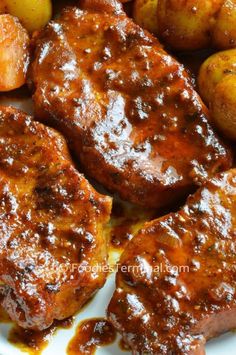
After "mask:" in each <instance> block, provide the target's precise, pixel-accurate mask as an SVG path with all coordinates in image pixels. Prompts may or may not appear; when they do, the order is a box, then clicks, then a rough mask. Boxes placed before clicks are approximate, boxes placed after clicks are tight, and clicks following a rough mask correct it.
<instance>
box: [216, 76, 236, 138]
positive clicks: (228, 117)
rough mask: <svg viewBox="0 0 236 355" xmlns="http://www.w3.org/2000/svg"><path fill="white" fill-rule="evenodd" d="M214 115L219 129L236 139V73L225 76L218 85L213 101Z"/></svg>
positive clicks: (228, 136)
mask: <svg viewBox="0 0 236 355" xmlns="http://www.w3.org/2000/svg"><path fill="white" fill-rule="evenodd" d="M211 111H212V117H213V119H214V122H215V124H216V125H217V127H218V128H219V130H220V131H221V132H222V133H223V134H224V135H225V136H226V137H227V138H230V139H233V140H236V75H228V76H225V77H224V78H223V79H222V80H221V81H220V82H219V83H218V85H217V86H216V88H215V91H214V94H213V97H212V101H211Z"/></svg>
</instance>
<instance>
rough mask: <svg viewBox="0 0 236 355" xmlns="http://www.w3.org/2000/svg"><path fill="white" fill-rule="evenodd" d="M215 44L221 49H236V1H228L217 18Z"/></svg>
mask: <svg viewBox="0 0 236 355" xmlns="http://www.w3.org/2000/svg"><path fill="white" fill-rule="evenodd" d="M213 44H214V45H215V46H216V47H217V48H219V49H228V48H234V47H236V0H226V1H225V3H224V4H223V6H222V7H221V10H220V12H219V14H218V16H217V21H216V24H215V28H214V31H213Z"/></svg>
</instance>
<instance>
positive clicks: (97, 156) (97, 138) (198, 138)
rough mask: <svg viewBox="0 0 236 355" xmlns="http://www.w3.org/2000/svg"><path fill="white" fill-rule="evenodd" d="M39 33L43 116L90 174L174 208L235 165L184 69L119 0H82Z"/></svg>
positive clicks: (131, 196)
mask: <svg viewBox="0 0 236 355" xmlns="http://www.w3.org/2000/svg"><path fill="white" fill-rule="evenodd" d="M79 4H80V8H76V7H68V8H67V9H65V10H64V11H63V12H62V14H61V15H60V17H59V18H58V19H57V20H55V21H52V22H50V23H49V24H48V25H47V26H46V28H45V29H44V30H42V31H41V33H40V34H39V35H38V36H36V38H35V43H36V49H35V54H34V61H33V64H32V66H31V74H30V81H31V85H32V87H33V88H34V103H35V109H36V114H37V116H38V118H39V119H40V120H42V121H43V122H47V123H49V124H50V125H53V126H54V127H56V128H58V129H59V130H60V131H61V132H63V134H64V135H65V136H66V138H67V139H68V141H69V143H70V145H71V147H72V149H73V151H74V152H75V154H76V155H77V157H78V158H79V160H80V162H81V164H82V166H83V168H84V171H85V172H86V173H87V174H89V175H90V176H92V177H93V178H95V179H96V180H97V181H99V182H100V183H102V184H103V185H104V186H105V187H106V188H108V189H110V190H111V191H113V192H118V193H119V194H120V196H121V197H122V198H123V199H125V200H129V201H131V202H134V203H137V204H140V205H143V206H145V207H154V208H158V207H160V206H164V205H170V204H171V203H173V202H174V201H176V200H179V199H180V198H181V197H184V196H187V194H188V193H189V192H190V191H192V190H193V189H195V188H196V186H197V185H199V184H201V183H202V181H205V180H207V179H208V178H209V177H211V176H213V174H215V173H216V172H218V171H222V170H224V169H227V168H229V167H230V166H231V157H230V153H229V152H228V150H227V149H226V148H225V147H224V145H223V144H222V143H221V142H220V140H219V139H218V137H217V136H216V134H215V133H214V131H213V129H212V127H211V126H210V124H209V122H208V120H209V113H208V110H207V108H206V107H205V106H204V104H203V103H202V101H201V99H200V97H199V96H198V94H197V93H196V92H195V91H194V88H193V85H192V82H191V80H190V78H189V76H188V74H187V72H186V71H185V69H184V67H183V66H182V65H180V64H179V63H178V62H177V61H176V60H175V59H174V58H173V57H171V56H170V55H168V54H167V53H166V52H165V51H164V50H163V49H162V47H161V45H160V43H159V42H158V41H157V40H156V39H155V38H154V37H153V36H152V35H150V34H149V33H147V32H145V31H144V30H142V29H141V28H140V27H139V26H138V25H136V24H135V23H134V22H133V21H132V20H131V19H129V18H128V17H127V16H126V14H125V12H124V11H123V10H122V6H121V4H120V3H119V2H118V1H116V0H112V1H110V0H85V1H80V3H79Z"/></svg>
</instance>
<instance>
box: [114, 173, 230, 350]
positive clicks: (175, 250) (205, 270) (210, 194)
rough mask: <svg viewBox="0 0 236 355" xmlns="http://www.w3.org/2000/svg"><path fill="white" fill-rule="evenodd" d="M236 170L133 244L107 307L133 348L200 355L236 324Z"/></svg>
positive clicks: (210, 184) (147, 229)
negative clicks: (209, 340) (206, 347)
mask: <svg viewBox="0 0 236 355" xmlns="http://www.w3.org/2000/svg"><path fill="white" fill-rule="evenodd" d="M235 237H236V169H234V170H230V171H228V172H226V173H222V174H220V175H218V176H217V177H215V178H214V179H212V180H210V181H209V182H207V183H206V184H205V185H204V187H202V188H201V189H199V190H198V191H197V192H196V193H195V194H194V195H193V196H190V197H189V199H188V201H187V203H186V205H185V206H184V207H183V208H182V209H181V210H180V211H179V212H178V213H172V214H169V215H167V216H165V217H162V218H160V219H158V220H155V221H152V222H150V223H147V224H146V225H145V227H144V228H143V229H142V230H141V231H140V232H139V233H138V235H137V236H136V237H134V238H133V240H132V241H131V242H130V243H129V244H128V247H127V249H126V250H125V252H124V253H123V255H122V257H121V261H120V265H119V271H118V273H117V278H116V291H115V293H114V295H113V298H112V300H111V303H110V305H109V308H108V315H109V319H110V321H111V322H112V323H113V325H114V326H115V327H116V329H117V330H118V331H119V332H120V333H121V334H122V336H123V337H124V339H125V341H126V342H127V343H128V344H129V345H130V346H131V348H132V350H133V353H134V354H150V355H151V354H159V355H170V354H171V355H172V354H173V355H190V354H191V355H200V354H204V353H205V350H204V344H205V341H206V340H208V339H210V338H212V337H215V336H217V335H219V334H220V333H223V332H226V331H228V330H231V329H233V328H235V327H236V241H235Z"/></svg>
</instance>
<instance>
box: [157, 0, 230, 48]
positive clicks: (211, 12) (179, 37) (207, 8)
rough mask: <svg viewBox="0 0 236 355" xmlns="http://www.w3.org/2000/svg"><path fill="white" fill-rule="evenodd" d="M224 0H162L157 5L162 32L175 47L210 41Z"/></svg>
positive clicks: (191, 46) (203, 46) (170, 44)
mask: <svg viewBox="0 0 236 355" xmlns="http://www.w3.org/2000/svg"><path fill="white" fill-rule="evenodd" d="M223 3H224V0H162V1H159V2H158V6H157V20H158V28H159V36H160V37H161V38H162V39H163V41H164V42H165V43H166V44H167V45H169V46H170V47H171V48H173V49H175V50H197V49H201V48H207V47H208V46H209V45H210V43H211V32H212V30H213V27H214V24H215V21H216V20H215V17H216V14H217V12H218V11H219V10H220V8H221V6H222V4H223Z"/></svg>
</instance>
